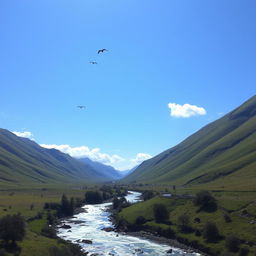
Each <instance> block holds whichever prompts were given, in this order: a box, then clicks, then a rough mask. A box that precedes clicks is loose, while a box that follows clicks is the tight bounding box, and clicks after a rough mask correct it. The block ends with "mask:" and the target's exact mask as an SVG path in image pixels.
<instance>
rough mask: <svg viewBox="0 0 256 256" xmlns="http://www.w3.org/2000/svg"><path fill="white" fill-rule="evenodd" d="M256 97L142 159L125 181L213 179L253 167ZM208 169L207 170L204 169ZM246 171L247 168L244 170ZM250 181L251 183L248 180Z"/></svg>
mask: <svg viewBox="0 0 256 256" xmlns="http://www.w3.org/2000/svg"><path fill="white" fill-rule="evenodd" d="M255 142H256V96H253V97H252V98H250V99H249V100H248V101H246V102H245V103H243V104H242V105H241V106H239V107H238V108H236V109H234V110H233V111H231V112H229V113H228V114H226V115H225V116H223V117H222V118H220V119H218V120H216V121H214V122H212V123H210V124H208V125H206V126H204V127H203V128H201V129H200V130H198V131H197V132H195V133H194V134H192V135H191V136H189V137H188V138H186V139H185V140H184V141H182V142H181V143H179V144H178V145H176V146H174V147H172V148H170V149H167V150H165V151H164V152H162V153H160V154H159V155H157V156H155V157H153V158H152V159H149V160H147V161H145V162H143V163H142V164H141V165H140V166H139V167H138V168H136V170H135V171H134V172H133V173H132V174H130V175H128V176H127V177H126V178H124V180H123V181H124V182H145V183H152V180H154V181H155V182H156V183H161V182H162V183H173V184H177V185H192V184H203V183H206V182H208V183H209V182H214V181H216V180H218V179H220V178H221V177H224V176H229V175H232V174H234V173H236V172H238V171H239V170H242V169H247V168H248V166H249V165H252V166H253V167H250V169H252V168H254V166H256V163H255V159H256V146H255V145H256V143H255ZM206 170H207V171H206ZM247 172H248V170H247ZM250 184H251V183H250Z"/></svg>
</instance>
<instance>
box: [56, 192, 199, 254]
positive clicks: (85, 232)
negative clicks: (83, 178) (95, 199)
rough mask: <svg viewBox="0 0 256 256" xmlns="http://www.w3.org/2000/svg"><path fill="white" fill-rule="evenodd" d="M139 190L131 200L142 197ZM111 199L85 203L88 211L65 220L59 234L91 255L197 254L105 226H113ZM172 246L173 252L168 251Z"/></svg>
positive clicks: (129, 197)
mask: <svg viewBox="0 0 256 256" xmlns="http://www.w3.org/2000/svg"><path fill="white" fill-rule="evenodd" d="M140 195H141V194H140V193H139V192H134V191H130V192H129V194H128V195H127V196H126V199H127V200H128V201H130V202H131V203H136V202H138V201H140V199H139V196H140ZM110 205H111V203H104V204H96V205H85V206H83V208H84V209H85V212H82V213H79V214H76V215H75V216H74V217H72V218H70V219H67V220H64V221H63V222H62V224H61V225H60V226H59V228H58V236H59V237H61V238H62V239H64V240H69V241H71V242H73V243H76V244H79V245H80V246H81V247H82V248H83V249H84V251H86V252H88V255H89V256H90V255H100V256H132V255H133V256H142V255H143V256H168V255H169V256H181V255H186V256H192V255H193V256H195V255H199V254H196V253H186V252H184V251H183V250H181V249H178V248H173V247H170V246H168V245H163V244H158V243H156V242H152V241H148V240H146V239H143V238H138V237H133V236H129V235H124V234H119V233H117V232H114V231H111V232H106V231H104V230H102V229H103V228H106V227H113V224H112V222H111V221H110V220H109V216H110V213H109V212H108V211H107V208H108V207H109V206H110ZM64 224H66V225H69V226H71V228H70V229H64V228H61V226H62V225H64ZM82 240H90V241H92V244H86V243H85V242H82ZM169 249H172V253H167V251H168V250H169Z"/></svg>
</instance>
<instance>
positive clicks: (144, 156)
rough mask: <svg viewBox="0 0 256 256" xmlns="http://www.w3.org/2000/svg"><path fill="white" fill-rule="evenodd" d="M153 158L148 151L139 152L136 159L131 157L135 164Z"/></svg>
mask: <svg viewBox="0 0 256 256" xmlns="http://www.w3.org/2000/svg"><path fill="white" fill-rule="evenodd" d="M150 158H152V156H151V155H149V154H146V153H138V154H137V155H136V157H135V158H134V159H131V162H132V163H134V164H135V165H138V164H141V163H142V162H143V161H145V160H148V159H150Z"/></svg>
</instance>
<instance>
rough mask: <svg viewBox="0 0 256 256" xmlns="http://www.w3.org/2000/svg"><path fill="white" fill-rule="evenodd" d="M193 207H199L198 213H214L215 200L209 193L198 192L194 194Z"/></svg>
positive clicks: (215, 207)
mask: <svg viewBox="0 0 256 256" xmlns="http://www.w3.org/2000/svg"><path fill="white" fill-rule="evenodd" d="M193 202H194V205H196V206H199V211H202V210H203V211H216V209H217V203H216V199H215V198H214V197H213V196H212V195H211V193H210V192H209V191H200V192H198V193H197V194H196V197H195V199H194V201H193Z"/></svg>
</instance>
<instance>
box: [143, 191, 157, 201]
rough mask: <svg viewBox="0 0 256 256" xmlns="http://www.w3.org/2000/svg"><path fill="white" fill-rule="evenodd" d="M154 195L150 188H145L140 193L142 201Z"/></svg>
mask: <svg viewBox="0 0 256 256" xmlns="http://www.w3.org/2000/svg"><path fill="white" fill-rule="evenodd" d="M154 196H155V193H154V192H153V191H152V190H145V191H143V193H142V198H143V200H144V201H146V200H149V199H151V198H153V197H154Z"/></svg>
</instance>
